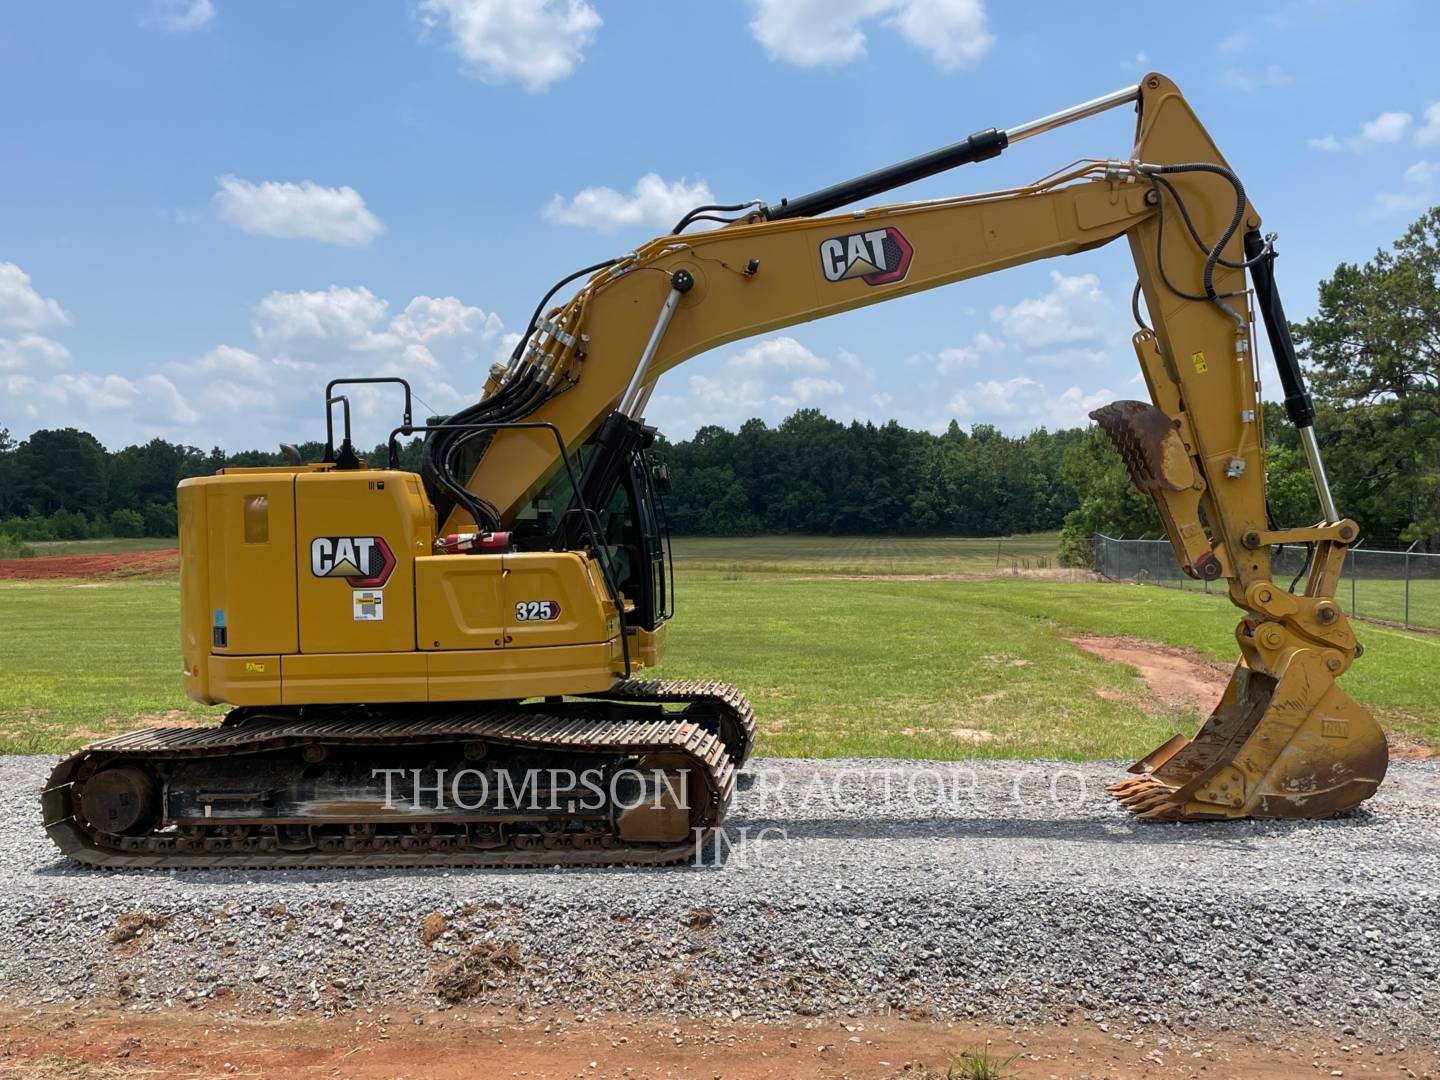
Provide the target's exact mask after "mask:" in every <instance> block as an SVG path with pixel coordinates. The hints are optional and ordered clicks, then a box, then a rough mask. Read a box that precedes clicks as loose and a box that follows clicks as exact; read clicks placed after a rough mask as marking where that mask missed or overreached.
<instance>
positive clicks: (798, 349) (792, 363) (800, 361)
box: [729, 335, 830, 372]
mask: <svg viewBox="0 0 1440 1080" xmlns="http://www.w3.org/2000/svg"><path fill="white" fill-rule="evenodd" d="M729 366H730V367H732V368H734V369H735V370H736V371H767V372H768V371H825V370H827V369H828V368H829V367H830V361H828V360H826V359H824V358H823V357H820V356H817V355H816V354H815V353H813V352H811V351H810V350H809V349H807V348H806V347H805V346H804V345H801V344H800V342H798V341H796V340H795V339H794V338H792V337H789V336H787V335H782V336H781V337H776V338H766V339H765V340H764V341H757V342H756V343H755V344H754V345H750V346H748V347H747V348H746V349H744V350H743V351H742V352H740V353H739V354H738V355H736V356H735V357H734V358H732V359H731V360H730V362H729Z"/></svg>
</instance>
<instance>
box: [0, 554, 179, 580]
mask: <svg viewBox="0 0 1440 1080" xmlns="http://www.w3.org/2000/svg"><path fill="white" fill-rule="evenodd" d="M179 568H180V552H179V551H178V550H176V549H175V548H167V549H165V550H163V551H117V552H111V553H109V554H106V555H38V556H36V557H35V558H33V559H0V581H4V580H7V579H8V580H12V581H40V580H45V579H50V578H104V577H111V576H115V575H124V576H127V577H129V576H135V575H141V574H164V573H172V572H174V571H175V570H178V569H179Z"/></svg>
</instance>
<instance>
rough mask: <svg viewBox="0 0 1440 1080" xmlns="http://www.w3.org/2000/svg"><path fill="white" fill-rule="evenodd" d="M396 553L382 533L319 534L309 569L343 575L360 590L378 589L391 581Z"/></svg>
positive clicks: (325, 574) (322, 575) (324, 575)
mask: <svg viewBox="0 0 1440 1080" xmlns="http://www.w3.org/2000/svg"><path fill="white" fill-rule="evenodd" d="M394 569H395V553H394V552H392V551H391V550H390V545H389V544H387V543H385V538H384V537H382V536H317V537H316V538H315V539H314V540H311V541H310V572H311V573H312V574H314V575H315V576H316V577H320V578H344V579H346V580H347V581H348V582H350V584H351V585H352V586H353V587H354V588H357V589H378V588H380V587H381V586H382V585H384V584H385V582H387V581H389V580H390V572H391V571H392V570H394Z"/></svg>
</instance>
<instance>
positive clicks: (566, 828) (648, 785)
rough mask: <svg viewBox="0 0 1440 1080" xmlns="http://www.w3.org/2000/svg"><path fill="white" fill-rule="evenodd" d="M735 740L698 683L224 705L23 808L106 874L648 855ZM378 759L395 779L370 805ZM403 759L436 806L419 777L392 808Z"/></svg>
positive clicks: (691, 828)
mask: <svg viewBox="0 0 1440 1080" xmlns="http://www.w3.org/2000/svg"><path fill="white" fill-rule="evenodd" d="M676 705H681V706H684V709H683V711H680V712H674V711H669V710H667V709H666V706H676ZM753 737H754V713H753V711H752V710H751V709H750V706H749V703H748V702H746V701H745V699H744V697H743V695H741V694H740V693H739V692H738V691H736V690H735V689H734V688H733V687H729V686H726V685H725V684H723V683H714V682H690V683H667V682H660V681H644V682H642V681H630V682H626V683H621V684H619V685H618V686H617V687H616V688H615V689H614V690H612V691H611V692H610V693H609V694H607V695H605V699H604V700H603V701H595V702H585V701H581V702H556V703H553V704H547V705H545V706H516V707H513V708H491V709H483V710H475V709H473V708H455V707H445V706H441V707H432V708H431V709H428V710H424V711H421V709H420V708H417V707H406V708H405V709H403V710H397V709H390V710H378V709H372V710H366V711H364V712H363V713H359V714H357V713H356V712H354V711H351V712H350V713H348V714H345V713H342V712H341V711H340V710H337V709H333V708H331V709H323V710H310V711H309V712H308V713H307V712H306V710H290V711H289V712H288V713H286V712H277V711H272V710H236V712H235V713H232V714H231V716H230V717H228V718H227V722H226V723H225V724H224V725H223V726H222V727H220V728H211V729H192V730H185V729H178V730H177V729H148V730H143V731H136V732H131V733H128V734H125V735H119V736H115V737H113V738H110V739H106V740H103V741H102V742H99V743H95V744H93V745H91V746H88V747H85V748H84V749H82V750H80V751H78V752H76V753H75V754H72V755H71V756H70V757H68V758H66V759H64V760H63V761H61V762H60V763H59V764H58V765H57V766H56V767H55V769H54V771H53V772H52V774H51V776H50V779H49V781H48V782H47V784H46V788H45V792H44V794H43V796H42V800H41V802H42V811H43V815H44V823H45V829H46V831H47V832H48V833H49V835H50V837H51V839H52V840H53V841H54V842H55V844H56V845H57V846H58V847H59V848H60V850H61V851H62V852H63V853H65V854H66V855H68V856H69V857H71V858H73V859H75V860H77V861H79V862H82V863H86V864H88V865H91V866H98V867H106V868H111V869H128V868H151V869H201V868H217V867H235V868H242V869H282V870H285V869H288V870H296V869H334V868H376V869H391V868H406V867H414V868H419V867H523V866H565V865H569V866H576V865H622V864H623V865H664V864H668V863H675V862H680V861H684V860H687V859H690V858H693V857H694V854H695V852H696V850H697V849H698V848H699V847H703V845H704V844H705V843H707V842H708V841H709V839H710V838H711V836H712V835H713V833H714V830H715V829H716V827H717V826H718V825H719V824H720V822H721V821H722V820H723V818H724V815H725V812H726V810H727V808H728V807H729V805H730V800H731V798H732V795H733V793H734V788H735V767H736V765H735V761H736V755H739V757H740V759H741V760H743V758H744V757H745V756H746V755H748V753H749V748H750V745H751V743H752V741H753ZM396 766H398V768H397V767H396ZM377 770H382V771H388V772H389V773H391V774H393V775H392V776H391V777H389V778H387V781H386V786H385V787H384V789H383V792H384V794H383V798H382V795H381V789H380V787H379V785H378V783H377V781H376V772H377ZM412 771H413V773H414V782H415V784H416V785H419V784H420V783H421V779H420V778H421V775H422V772H423V773H424V774H425V775H427V776H429V777H438V778H443V777H444V776H445V775H448V776H450V777H452V781H451V786H450V788H449V791H450V793H451V796H452V801H451V803H450V804H449V805H446V803H445V799H444V796H443V790H444V789H443V787H442V794H441V795H440V797H439V799H438V801H437V802H435V804H434V805H431V804H428V803H425V804H422V803H421V802H420V801H418V800H419V794H418V792H419V791H420V790H421V789H420V788H419V787H418V786H417V787H416V789H415V790H416V792H417V794H416V796H415V800H416V801H413V802H411V803H408V804H407V803H405V802H404V801H403V786H402V789H401V791H402V795H401V796H400V801H399V802H398V804H397V801H396V800H395V799H392V795H393V794H394V792H393V791H392V789H391V787H390V781H391V780H393V779H394V778H395V777H396V776H398V777H400V778H401V782H402V785H403V778H404V776H405V775H406V774H408V773H411V772H412ZM457 774H460V775H463V776H465V777H467V778H468V779H467V783H468V785H469V786H468V787H467V788H465V789H464V790H465V792H466V793H467V794H468V795H469V796H470V799H469V800H468V801H467V800H462V799H461V798H460V797H459V796H460V792H461V789H460V788H459V787H458V786H456V785H457V782H458V780H459V779H460V775H457ZM542 774H543V775H546V776H547V778H548V779H547V780H546V781H545V783H546V786H545V787H544V788H543V789H542V788H541V787H540V786H539V784H540V781H537V780H535V777H536V776H538V775H542ZM562 775H563V776H566V777H567V779H566V780H564V781H562V780H560V779H559V776H562ZM517 776H518V777H520V780H519V781H518V782H517V781H516V780H515V777H517ZM97 777H98V779H97ZM647 777H648V778H647ZM582 778H584V779H585V780H587V781H588V783H589V786H588V787H586V786H582ZM666 778H671V779H673V780H674V781H675V783H673V784H672V783H671V781H670V780H667V779H666ZM435 782H441V783H442V784H443V779H441V780H437V781H435ZM532 782H534V783H535V786H534V787H533V788H531V787H526V786H525V785H527V784H529V783H532ZM477 784H480V785H483V788H477V787H476V785H477ZM677 784H678V789H679V790H680V791H683V795H680V796H677V795H675V794H674V791H675V790H676V785H677ZM507 786H508V787H509V790H510V793H511V795H512V796H516V797H515V799H514V801H513V803H512V805H508V806H507V805H506V802H505V790H506V787H507ZM667 786H668V787H669V788H670V793H669V796H668V799H669V801H667V792H666V788H667ZM517 789H518V790H517ZM477 791H478V792H479V793H478V794H477ZM527 794H528V796H529V798H528V802H527V801H526V799H525V798H524V796H525V795H527ZM542 795H543V796H544V798H541V797H540V796H542ZM457 803H459V804H460V805H457ZM137 807H138V809H137ZM150 808H153V809H150ZM117 821H118V822H119V823H118V824H116V822H117ZM106 825H109V826H110V827H109V828H107V827H106Z"/></svg>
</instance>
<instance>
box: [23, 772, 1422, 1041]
mask: <svg viewBox="0 0 1440 1080" xmlns="http://www.w3.org/2000/svg"><path fill="white" fill-rule="evenodd" d="M53 761H54V759H53V758H50V757H12V758H6V759H3V760H0V791H3V792H4V795H3V804H0V811H3V815H4V820H5V821H6V822H7V823H8V825H9V828H8V829H7V830H6V832H5V833H4V835H3V839H0V995H3V996H4V997H5V998H8V999H10V1000H18V1001H22V1002H33V1001H63V1000H68V999H71V998H84V997H88V996H92V995H101V996H119V997H121V998H124V999H127V1000H129V1001H131V1002H133V1003H135V1004H136V1005H140V1006H151V1005H154V1006H159V1005H162V1004H167V1003H182V1002H191V1001H196V1000H198V999H206V998H208V999H219V1000H222V1001H225V1002H228V1003H233V1004H236V1005H238V1006H240V1007H244V1008H266V1007H273V1008H277V1009H278V1008H281V1007H315V1008H322V1009H336V1008H347V1007H350V1006H353V1005H368V1006H374V1005H377V1004H384V1003H387V1002H392V1003H408V1004H412V1005H413V1004H416V1003H417V1002H432V1001H439V1002H442V1003H459V1002H462V1001H476V1002H481V1001H483V1002H489V1003H491V1004H504V1005H512V1004H513V1005H516V1006H517V1007H519V1008H520V1009H521V1010H522V1011H523V1010H524V1009H525V1008H536V1009H538V1008H543V1007H546V1006H551V1007H564V1008H567V1009H569V1008H573V1009H574V1010H576V1012H578V1013H581V1014H585V1013H592V1012H595V1011H597V1010H603V1009H620V1008H624V1009H630V1010H645V1009H657V1010H660V1011H664V1012H677V1013H687V1014H698V1015H715V1014H717V1013H718V1014H721V1015H725V1016H734V1017H744V1018H746V1019H764V1018H767V1017H776V1018H778V1017H788V1016H793V1015H795V1014H801V1015H812V1014H819V1015H833V1014H845V1013H852V1014H855V1015H864V1014H874V1013H876V1012H880V1011H885V1010H887V1009H888V1010H896V1011H900V1012H903V1013H906V1014H910V1015H927V1016H928V1015H936V1016H939V1017H945V1018H952V1017H964V1016H969V1017H977V1018H983V1019H986V1020H994V1021H997V1022H1007V1021H1008V1022H1031V1021H1042V1020H1058V1019H1065V1020H1066V1021H1067V1022H1068V1021H1072V1020H1075V1021H1078V1020H1082V1019H1083V1020H1084V1021H1087V1022H1089V1023H1095V1024H1102V1025H1106V1029H1107V1030H1108V1027H1109V1026H1110V1025H1119V1026H1120V1027H1121V1028H1123V1029H1126V1030H1129V1029H1132V1028H1135V1027H1139V1026H1144V1025H1163V1026H1166V1027H1168V1028H1171V1029H1173V1030H1185V1029H1187V1028H1191V1027H1193V1028H1195V1029H1197V1030H1198V1029H1209V1028H1214V1027H1224V1026H1229V1027H1237V1028H1244V1029H1257V1030H1259V1029H1265V1028H1274V1027H1277V1026H1285V1027H1292V1026H1298V1027H1312V1026H1313V1027H1317V1028H1320V1029H1322V1030H1324V1031H1325V1032H1327V1033H1333V1034H1335V1035H1337V1036H1339V1035H1341V1034H1342V1033H1343V1034H1347V1035H1348V1034H1351V1033H1353V1032H1358V1033H1359V1034H1360V1035H1369V1036H1374V1037H1384V1038H1391V1039H1395V1040H1404V1039H1411V1040H1437V1039H1440V1036H1437V1034H1436V1024H1435V1020H1434V1017H1435V1016H1436V1015H1437V1012H1440V986H1437V982H1436V977H1437V969H1440V903H1437V899H1440V763H1436V762H1396V763H1395V764H1394V765H1392V767H1391V773H1390V777H1389V779H1388V780H1387V781H1386V784H1385V786H1384V787H1383V788H1382V792H1381V794H1380V795H1379V796H1378V797H1376V798H1375V799H1373V800H1372V801H1371V802H1370V803H1369V804H1367V807H1366V808H1365V809H1363V810H1361V811H1357V812H1355V813H1353V814H1351V815H1350V816H1348V817H1346V818H1343V819H1340V820H1336V821H1330V822H1298V823H1276V822H1271V823H1259V822H1239V823H1233V824H1232V823H1225V824H1206V825H1175V824H1170V825H1156V824H1145V823H1141V822H1138V821H1135V820H1133V819H1132V818H1130V817H1129V816H1128V815H1127V814H1126V813H1125V812H1123V811H1122V810H1121V809H1120V808H1119V807H1118V806H1116V805H1114V804H1113V803H1112V802H1111V801H1110V800H1109V799H1108V798H1107V797H1106V796H1105V795H1104V793H1103V787H1104V784H1105V783H1106V782H1108V781H1110V780H1113V779H1115V778H1116V775H1117V772H1118V768H1117V766H1115V765H1113V764H1106V763H1090V764H1084V765H1078V766H1077V765H1072V764H1069V763H1060V762H1024V763H1022V762H976V763H973V764H972V765H965V764H959V765H952V764H938V763H916V762H879V761H826V762H814V761H790V760H775V759H769V760H767V759H757V760H756V761H754V762H752V763H751V767H750V769H749V770H748V773H749V776H748V778H747V779H746V780H745V781H743V782H742V790H741V792H740V793H739V795H738V796H737V802H736V806H735V807H734V809H733V811H732V815H731V818H730V821H729V830H730V832H729V835H730V838H731V840H732V841H733V844H734V846H733V847H731V848H730V850H729V851H728V852H726V853H723V854H721V855H719V856H717V855H716V853H715V852H713V851H712V852H710V853H708V857H707V860H706V865H705V866H703V867H677V868H669V869H663V870H567V871H563V872H562V871H551V870H542V871H509V872H500V871H451V872H439V871H400V872H378V871H368V872H360V873H351V874H343V875H342V874H336V873H326V872H314V871H311V872H254V873H243V874H242V873H232V872H220V871H189V872H168V873H167V872H124V873H113V872H111V873H107V872H101V871H95V870H86V869H82V868H79V867H75V866H72V865H70V864H68V863H66V862H64V861H63V860H61V859H60V858H59V857H58V855H57V853H56V852H55V851H54V850H53V849H52V848H51V846H50V843H49V841H48V840H47V839H46V838H45V836H44V835H43V834H42V832H41V829H40V825H39V814H38V807H37V803H38V797H37V796H38V792H39V788H40V783H41V781H42V779H43V777H44V776H45V775H46V774H47V773H48V771H49V769H50V767H51V765H52V763H53Z"/></svg>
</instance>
